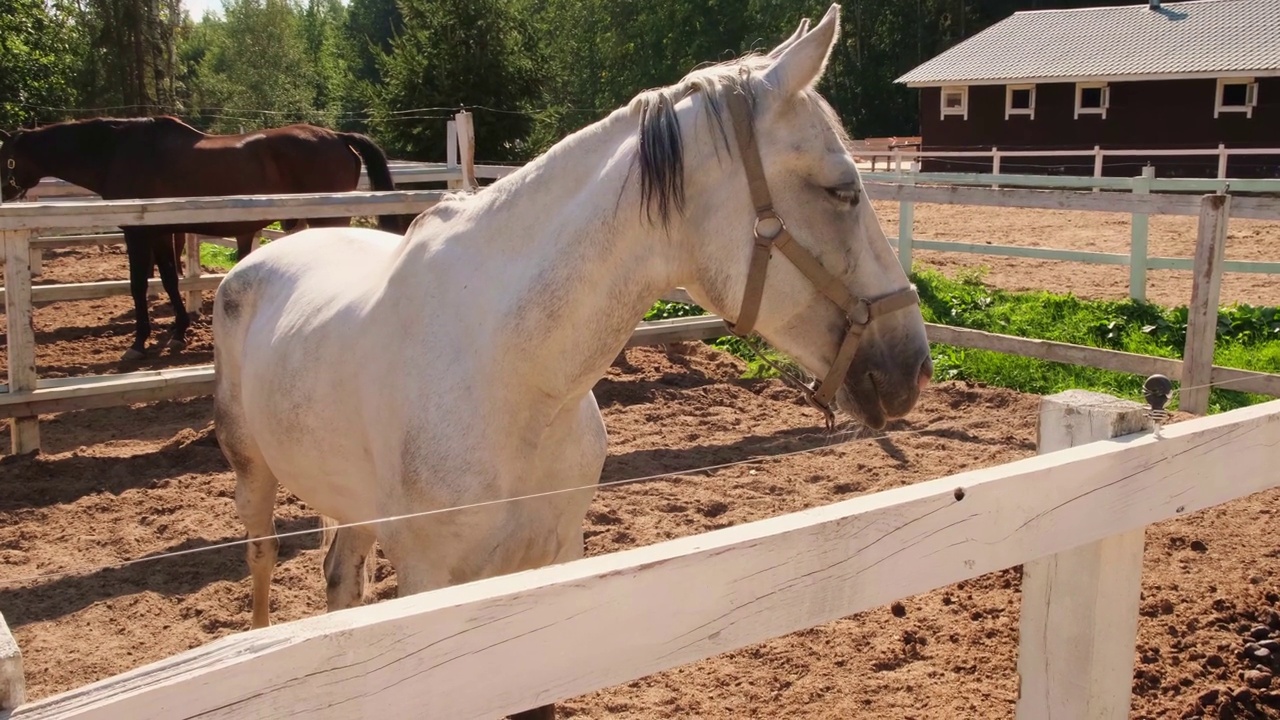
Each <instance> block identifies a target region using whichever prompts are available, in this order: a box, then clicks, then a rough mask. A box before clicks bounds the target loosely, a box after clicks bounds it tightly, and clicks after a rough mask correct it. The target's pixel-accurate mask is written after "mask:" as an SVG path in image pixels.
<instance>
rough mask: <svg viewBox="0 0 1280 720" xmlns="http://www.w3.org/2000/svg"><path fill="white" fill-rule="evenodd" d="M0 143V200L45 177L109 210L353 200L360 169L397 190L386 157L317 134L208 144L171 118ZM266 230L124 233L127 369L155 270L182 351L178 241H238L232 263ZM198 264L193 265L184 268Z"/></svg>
mask: <svg viewBox="0 0 1280 720" xmlns="http://www.w3.org/2000/svg"><path fill="white" fill-rule="evenodd" d="M0 141H2V142H3V145H0V197H3V199H4V200H12V199H14V198H18V197H21V196H23V195H25V194H26V192H27V190H29V189H31V188H32V187H35V185H36V184H37V183H39V182H40V180H41V179H43V178H46V177H56V178H59V179H61V180H65V181H66V182H69V183H72V184H74V185H79V186H80V187H83V188H85V189H87V190H89V191H91V192H94V193H96V194H98V195H99V196H101V197H102V198H103V199H104V200H119V199H137V198H170V197H198V196H221V195H275V194H290V193H332V192H346V191H350V190H354V189H355V188H356V186H357V184H358V182H359V180H360V162H361V159H363V160H364V165H365V167H366V168H367V170H368V175H369V183H370V185H371V187H372V188H373V189H374V190H394V189H395V184H394V183H393V182H392V179H391V171H390V169H389V168H388V167H387V157H386V155H385V154H384V153H383V152H382V149H381V148H379V147H378V146H377V144H375V143H374V142H373V141H372V140H370V139H369V138H368V137H366V136H364V135H360V134H358V133H343V132H335V131H333V130H328V129H325V128H321V127H316V126H314V125H289V126H287V127H280V128H273V129H269V130H257V131H254V132H250V133H245V134H242V135H209V134H206V133H203V132H200V131H199V130H196V129H195V128H193V127H191V126H190V125H187V124H186V123H184V122H182V121H181V120H178V119H177V118H173V117H168V116H161V117H150V118H125V119H120V118H93V119H90V120H74V121H68V122H62V123H56V124H53V125H47V126H45V127H42V128H39V129H37V130H16V131H14V132H13V134H12V135H11V134H9V133H6V132H4V131H3V130H0ZM270 222H271V221H269V220H253V221H233V222H225V223H191V224H182V225H164V226H158V225H151V226H142V227H124V226H121V230H123V231H124V239H125V247H126V248H127V249H128V256H129V290H130V294H131V295H132V296H133V307H134V315H135V317H136V323H137V330H136V333H135V336H134V341H133V344H132V346H130V347H129V349H128V350H127V351H126V352H125V353H124V356H123V358H122V359H123V360H137V359H139V358H142V357H145V356H146V353H147V347H146V342H147V338H148V337H149V336H150V334H151V322H150V319H149V318H148V316H147V280H148V279H150V277H151V273H152V268H153V267H158V268H159V270H160V282H161V284H162V285H163V286H164V289H165V292H166V293H167V294H168V296H169V302H170V303H171V304H172V306H173V311H174V326H173V333H172V335H171V336H170V338H169V341H168V346H169V348H170V350H173V351H175V352H176V351H180V350H182V349H183V348H185V347H186V332H187V328H188V327H189V326H190V324H191V320H190V317H189V316H188V315H187V309H186V308H185V307H184V306H183V303H182V298H181V296H180V295H179V292H178V268H177V253H176V251H175V246H176V242H175V241H174V240H175V238H174V236H175V234H177V233H198V234H202V235H212V236H215V237H234V238H236V244H237V252H236V257H237V258H241V257H244V256H245V255H247V254H248V253H249V251H250V249H251V248H252V243H253V239H254V237H255V236H256V235H257V233H258V232H259V231H260V230H262V229H263V228H264V227H266V226H267V225H269V224H270ZM350 222H351V219H350V218H347V217H342V218H315V219H311V220H308V221H300V220H292V219H287V218H286V219H285V227H286V229H293V227H296V226H298V225H301V224H303V223H305V224H307V225H310V226H313V227H316V226H323V225H348V224H350ZM378 226H379V227H380V228H382V229H384V230H388V231H390V232H396V233H400V232H402V228H401V227H400V221H399V219H398V218H396V217H395V216H383V217H379V218H378ZM199 261H200V259H199V258H187V262H199Z"/></svg>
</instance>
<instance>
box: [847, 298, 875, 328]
mask: <svg viewBox="0 0 1280 720" xmlns="http://www.w3.org/2000/svg"><path fill="white" fill-rule="evenodd" d="M845 317H846V318H848V320H849V325H850V326H857V327H866V326H867V325H869V324H871V301H870V300H868V299H866V298H864V297H860V298H858V299H857V301H856V302H855V303H854V305H853V307H852V308H850V310H849V312H848V313H846V315H845Z"/></svg>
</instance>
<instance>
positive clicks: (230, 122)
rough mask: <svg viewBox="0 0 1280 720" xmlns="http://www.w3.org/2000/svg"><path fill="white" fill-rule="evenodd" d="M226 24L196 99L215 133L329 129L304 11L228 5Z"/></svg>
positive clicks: (209, 51) (220, 26) (203, 69)
mask: <svg viewBox="0 0 1280 720" xmlns="http://www.w3.org/2000/svg"><path fill="white" fill-rule="evenodd" d="M223 8H224V9H223V12H224V15H225V20H220V21H214V20H211V19H210V18H206V19H205V20H204V21H203V22H202V23H201V25H208V24H209V23H211V22H214V23H216V27H211V28H207V31H206V32H203V33H196V36H197V37H199V38H200V41H201V42H203V43H204V45H203V47H202V48H201V51H202V52H203V56H202V58H201V60H200V62H199V69H198V70H197V72H196V79H195V84H196V87H195V96H196V98H197V99H198V102H199V104H200V106H201V110H202V113H203V115H204V117H205V118H206V119H207V120H208V122H209V125H210V127H211V129H213V130H214V131H216V132H238V131H239V130H240V129H241V128H243V129H245V130H250V129H254V128H261V127H273V126H279V125H285V124H288V123H291V122H317V123H322V124H323V123H326V122H327V121H331V120H332V118H328V117H326V114H325V113H324V112H323V109H318V108H317V107H316V66H315V64H314V58H313V56H312V55H311V54H310V53H309V51H308V46H307V41H306V37H305V34H304V32H303V22H302V18H301V15H302V11H301V8H299V7H297V6H296V5H294V4H293V3H291V2H290V0H224V5H223Z"/></svg>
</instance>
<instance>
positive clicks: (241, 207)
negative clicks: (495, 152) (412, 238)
mask: <svg viewBox="0 0 1280 720" xmlns="http://www.w3.org/2000/svg"><path fill="white" fill-rule="evenodd" d="M445 195H446V192H445V191H443V190H397V191H391V192H345V193H320V194H295V195H240V196H234V197H219V198H164V199H158V200H76V201H70V202H56V203H54V202H34V203H12V204H9V205H5V206H4V207H3V208H0V230H52V229H57V228H63V227H73V228H80V227H85V226H99V225H105V226H112V225H174V224H181V223H211V222H226V221H227V219H228V218H230V217H234V218H235V219H236V220H278V219H279V218H280V216H281V215H282V214H283V213H282V212H281V211H287V215H288V216H289V217H294V218H317V217H343V216H348V215H359V216H364V215H407V214H415V213H419V212H422V211H423V210H424V209H426V208H427V207H429V206H431V205H432V204H434V203H437V202H439V201H440V200H441V199H442V198H443V197H444V196H445Z"/></svg>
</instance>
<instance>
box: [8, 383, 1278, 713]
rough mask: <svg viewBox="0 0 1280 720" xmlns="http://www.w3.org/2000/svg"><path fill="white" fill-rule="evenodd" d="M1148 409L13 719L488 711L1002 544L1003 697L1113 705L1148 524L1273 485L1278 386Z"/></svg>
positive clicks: (983, 569)
mask: <svg viewBox="0 0 1280 720" xmlns="http://www.w3.org/2000/svg"><path fill="white" fill-rule="evenodd" d="M1149 427H1150V426H1149V421H1148V420H1147V418H1146V416H1145V412H1144V408H1143V406H1141V405H1138V404H1136V403H1132V402H1128V401H1122V400H1117V399H1115V398H1111V397H1108V396H1105V395H1097V394H1094V393H1082V392H1078V391H1072V392H1068V393H1063V394H1061V395H1058V396H1053V397H1048V398H1044V399H1043V401H1042V406H1041V414H1040V419H1039V437H1040V453H1041V454H1039V455H1038V456H1036V457H1032V458H1028V459H1024V460H1021V461H1018V462H1013V463H1009V464H1005V465H999V466H996V467H991V468H986V469H981V470H974V471H970V472H963V473H960V474H957V475H952V476H949V477H943V478H938V479H935V480H931V481H927V482H922V483H918V484H915V485H911V486H907V487H902V488H898V489H894V490H888V491H885V492H879V493H875V494H870V495H866V496H863V497H858V498H854V499H850V500H847V501H844V502H839V503H835V504H832V505H827V506H822V507H816V508H812V509H809V510H805V511H802V512H797V513H791V514H787V515H782V516H778V517H774V518H770V519H766V520H760V521H757V522H751V523H746V524H742V525H737V526H734V527H729V528H725V529H722V530H716V531H713V532H708V533H702V534H698V535H694V536H691V537H685V538H681V539H677V540H671V541H667V542H661V543H657V544H654V545H649V546H646V547H640V548H636V549H632V550H627V551H624V552H618V553H611V554H607V555H603V556H597V557H591V558H586V559H582V560H578V561H575V562H570V563H565V564H561V565H557V566H550V567H544V568H541V569H537V570H531V571H527V572H522V573H517V574H512V575H507V576H503V577H498V578H493V579H489V580H483V581H479V582H473V583H468V584H463V585H457V586H453V587H449V588H445V589H441V590H436V591H432V592H427V593H423V594H419V595H412V596H408V597H404V598H397V599H393V600H386V601H382V602H379V603H376V604H373V605H368V606H364V607H358V608H353V609H350V610H343V611H339V612H335V613H331V614H327V615H320V616H316V617H311V618H307V619H303V620H297V621H293V622H287V623H283V624H279V625H275V626H272V627H269V628H263V629H258V630H250V631H245V632H241V633H238V634H235V635H231V636H228V637H224V638H221V639H219V640H216V641H214V642H211V643H209V644H207V645H205V646H203V647H199V648H196V649H193V650H190V651H188V652H185V653H182V654H179V655H176V656H173V657H170V658H167V659H165V660H162V661H159V662H155V663H151V664H149V665H146V666H143V667H140V668H137V669H135V670H132V671H129V672H125V673H123V674H121V675H117V676H114V677H110V678H107V679H104V680H101V681H99V682H95V683H93V684H90V685H87V686H84V687H82V688H78V689H75V690H71V691H69V692H66V693H63V694H60V695H57V696H54V697H50V698H47V699H44V700H41V701H38V702H32V703H26V704H19V703H21V702H22V696H21V692H20V687H19V694H18V695H17V696H16V697H11V698H10V703H11V705H13V704H18V707H17V709H16V710H15V711H14V712H13V713H12V714H11V715H9V716H8V720H43V719H44V718H61V719H65V720H97V719H102V720H108V719H110V720H115V719H116V718H130V720H179V719H183V720H185V719H190V718H201V719H202V720H215V719H217V718H267V717H286V716H288V717H295V716H301V717H307V718H309V719H310V720H328V719H330V718H332V719H334V720H338V719H341V720H350V718H387V717H394V718H400V717H418V716H421V715H422V712H423V709H424V708H429V711H428V712H429V714H430V715H431V716H432V717H448V718H458V719H459V720H462V719H464V718H494V717H500V716H502V715H506V714H509V713H513V712H518V711H521V710H525V709H528V708H530V707H534V706H538V705H542V704H544V703H550V702H559V701H562V700H566V699H569V698H574V697H577V696H580V695H582V694H585V693H589V692H592V691H595V690H598V689H601V688H606V687H611V686H615V685H618V684H621V683H625V682H628V681H631V680H633V679H636V678H641V677H644V676H647V675H650V674H653V673H656V672H660V671H663V670H666V669H669V668H673V667H677V666H680V665H685V664H687V663H691V662H695V661H698V660H701V659H704V658H708V657H713V656H716V655H719V654H721V653H725V652H728V651H731V650H734V649H737V648H741V647H744V646H747V645H751V644H754V643H758V642H761V641H764V640H768V639H770V638H775V637H780V636H783V635H786V634H789V633H792V632H795V631H798V630H802V629H805V628H809V627H814V626H816V625H819V624H822V623H826V622H829V621H831V620H835V619H837V618H843V617H847V616H849V615H852V614H854V613H858V612H861V611H865V610H869V609H872V608H875V607H880V606H883V605H885V604H887V603H889V602H890V601H893V600H895V599H898V598H903V597H908V596H912V595H917V594H919V593H924V592H927V591H930V590H933V589H936V588H941V587H945V586H947V585H950V584H953V583H956V582H959V581H961V580H965V579H968V578H973V577H977V576H979V575H983V574H986V573H990V572H994V571H998V570H1001V569H1004V568H1009V567H1014V566H1016V565H1019V564H1022V565H1023V579H1022V609H1021V612H1020V621H1019V622H1020V627H1019V638H1020V639H1019V649H1018V683H1019V691H1018V700H1017V703H1016V714H1017V717H1018V718H1019V720H1031V719H1035V720H1041V719H1043V718H1046V717H1053V718H1057V719H1059V720H1085V719H1086V718H1088V719H1089V720H1122V719H1124V718H1127V717H1128V709H1129V705H1130V698H1131V682H1132V669H1133V666H1134V661H1135V639H1136V631H1137V625H1138V602H1139V593H1140V590H1141V574H1142V560H1143V535H1144V529H1145V526H1147V525H1149V524H1152V523H1156V522H1161V521H1165V520H1169V519H1171V518H1179V517H1183V516H1186V515H1188V514H1190V513H1194V512H1196V511H1198V510H1201V509H1204V508H1207V507H1210V506H1214V505H1218V504H1221V503H1225V502H1228V501H1230V500H1233V499H1236V498H1240V497H1244V496H1247V495H1250V494H1252V493H1255V492H1258V491H1262V490H1267V489H1270V488H1274V487H1276V486H1277V485H1280V475H1277V474H1276V473H1275V472H1274V465H1275V450H1274V448H1275V446H1276V444H1277V443H1280V401H1273V402H1269V403H1265V404H1260V405H1254V406H1250V407H1247V408H1244V409H1240V410H1235V411H1231V412H1228V413H1223V414H1219V415H1214V416H1210V417H1203V418H1196V419H1193V420H1189V421H1186V422H1181V423H1177V424H1174V425H1170V426H1167V427H1165V428H1163V430H1162V432H1161V433H1159V434H1158V435H1157V434H1154V433H1151V432H1149V431H1148V429H1149ZM14 666H18V667H20V662H18V663H10V665H8V666H7V667H10V668H12V667H14ZM3 680H4V678H0V681H3ZM9 680H10V681H11V682H14V681H15V679H14V678H13V677H12V674H11V675H10V677H9ZM16 682H17V683H20V682H21V678H20V677H19V678H17V679H16ZM0 686H3V683H2V682H0ZM0 717H4V715H3V713H0Z"/></svg>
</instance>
